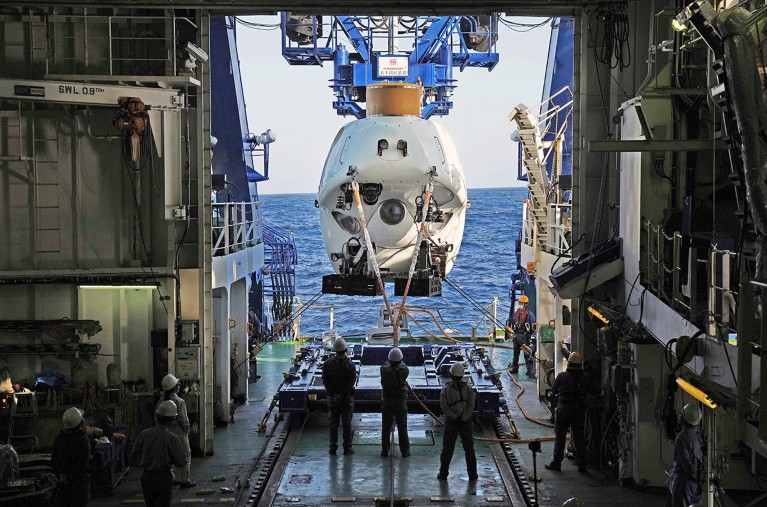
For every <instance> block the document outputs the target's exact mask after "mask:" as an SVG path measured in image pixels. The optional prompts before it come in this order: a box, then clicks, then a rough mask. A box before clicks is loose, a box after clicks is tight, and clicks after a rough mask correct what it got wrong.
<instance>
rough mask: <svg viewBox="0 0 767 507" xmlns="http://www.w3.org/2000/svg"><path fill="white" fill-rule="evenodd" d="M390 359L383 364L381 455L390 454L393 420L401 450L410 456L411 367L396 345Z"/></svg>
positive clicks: (403, 454)
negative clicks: (408, 426) (409, 390)
mask: <svg viewBox="0 0 767 507" xmlns="http://www.w3.org/2000/svg"><path fill="white" fill-rule="evenodd" d="M388 357H389V360H388V361H387V362H386V363H385V364H384V365H383V366H381V391H382V394H381V398H382V403H381V456H383V457H384V458H385V457H387V456H389V446H390V443H391V433H392V429H393V426H392V421H393V420H394V421H396V423H397V433H398V435H399V452H400V454H402V457H403V458H407V457H408V456H410V438H409V437H408V434H407V377H408V375H409V374H410V369H409V368H408V367H407V365H405V363H403V362H402V350H401V349H400V348H399V347H394V348H392V349H391V350H390V351H389V356H388Z"/></svg>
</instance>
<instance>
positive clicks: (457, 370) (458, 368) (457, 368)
mask: <svg viewBox="0 0 767 507" xmlns="http://www.w3.org/2000/svg"><path fill="white" fill-rule="evenodd" d="M464 371H465V370H464V368H463V363H453V365H452V366H451V367H450V376H451V377H463V373H464Z"/></svg>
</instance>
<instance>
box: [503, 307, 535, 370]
mask: <svg viewBox="0 0 767 507" xmlns="http://www.w3.org/2000/svg"><path fill="white" fill-rule="evenodd" d="M529 303H530V299H529V298H528V297H527V296H526V295H524V294H522V296H520V298H519V305H520V306H519V307H518V308H517V310H516V312H514V318H513V320H512V319H509V320H510V321H511V322H510V323H511V328H512V329H513V330H514V336H513V340H514V355H513V357H512V362H511V373H517V372H518V371H519V351H520V350H521V349H522V345H523V344H524V345H526V346H527V347H530V339H531V337H532V334H533V331H534V330H535V314H534V313H533V312H532V311H530V309H528V308H527V305H528V304H529ZM524 357H525V365H526V366H527V377H528V378H530V379H534V378H535V358H534V356H533V353H527V351H525V353H524Z"/></svg>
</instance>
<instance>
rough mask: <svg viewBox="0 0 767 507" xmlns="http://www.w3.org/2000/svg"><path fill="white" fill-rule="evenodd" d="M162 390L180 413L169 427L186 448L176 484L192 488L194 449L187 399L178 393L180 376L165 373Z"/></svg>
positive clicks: (165, 398)
mask: <svg viewBox="0 0 767 507" xmlns="http://www.w3.org/2000/svg"><path fill="white" fill-rule="evenodd" d="M162 390H163V391H165V396H164V397H163V400H170V401H172V402H173V403H174V404H175V405H176V410H177V412H178V415H177V416H176V420H175V421H173V422H171V423H170V426H168V428H169V429H170V431H172V432H173V434H174V435H176V436H177V437H178V440H179V441H180V442H181V447H183V448H184V456H186V463H185V464H184V466H182V467H180V468H179V470H178V477H176V480H175V482H174V484H179V485H180V486H181V488H184V489H185V488H192V487H194V486H196V485H197V482H196V481H193V480H192V479H191V477H192V449H191V447H190V446H189V429H190V425H189V414H188V413H187V411H186V401H184V398H182V397H180V396H179V395H178V378H176V376H175V375H173V374H172V373H169V374H167V375H165V376H164V377H163V379H162Z"/></svg>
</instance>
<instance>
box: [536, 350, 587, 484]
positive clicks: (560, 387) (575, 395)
mask: <svg viewBox="0 0 767 507" xmlns="http://www.w3.org/2000/svg"><path fill="white" fill-rule="evenodd" d="M588 390H589V378H588V376H587V375H586V374H585V373H584V372H583V355H581V353H580V352H573V353H572V354H570V357H569V358H568V360H567V370H565V371H563V372H562V373H560V374H559V375H557V378H555V379H554V384H553V385H552V386H551V393H552V395H553V396H556V398H557V413H556V418H555V422H554V434H555V435H556V440H555V441H554V459H553V460H552V461H551V463H547V464H546V465H544V466H545V467H546V469H548V470H555V471H557V472H558V471H560V470H561V469H562V459H563V458H564V455H565V439H566V437H567V430H568V429H570V430H571V435H572V438H573V440H574V441H575V459H576V462H577V463H578V471H579V472H581V473H584V474H587V473H588V472H589V471H588V468H587V464H586V449H585V443H586V442H585V441H584V436H583V426H584V423H585V419H586V400H585V395H586V393H587V392H588Z"/></svg>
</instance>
